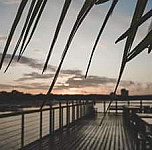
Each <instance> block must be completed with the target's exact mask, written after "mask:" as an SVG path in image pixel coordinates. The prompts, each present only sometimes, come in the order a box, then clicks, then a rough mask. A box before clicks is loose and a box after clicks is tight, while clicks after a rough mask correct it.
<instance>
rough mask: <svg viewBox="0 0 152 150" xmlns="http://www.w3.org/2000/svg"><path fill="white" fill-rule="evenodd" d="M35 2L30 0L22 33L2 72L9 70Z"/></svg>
mask: <svg viewBox="0 0 152 150" xmlns="http://www.w3.org/2000/svg"><path fill="white" fill-rule="evenodd" d="M35 2H36V0H32V2H31V5H30V8H29V11H28V14H27V17H26V20H25V24H24V27H23V29H22V31H21V34H20V37H19V39H18V41H17V44H16V46H15V49H14V51H13V54H12V57H11V59H10V61H9V63H8V65H7V67H6V69H5V71H4V72H6V71H7V70H8V68H9V66H10V65H11V62H12V60H13V58H14V56H15V54H16V52H17V50H18V47H19V45H20V43H21V40H22V38H23V35H24V33H25V30H26V27H27V24H28V22H29V19H30V16H31V14H32V10H33V8H34V5H35Z"/></svg>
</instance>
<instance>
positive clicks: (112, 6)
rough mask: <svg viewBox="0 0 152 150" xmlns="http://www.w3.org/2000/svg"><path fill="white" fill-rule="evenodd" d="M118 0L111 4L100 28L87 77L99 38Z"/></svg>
mask: <svg viewBox="0 0 152 150" xmlns="http://www.w3.org/2000/svg"><path fill="white" fill-rule="evenodd" d="M117 2H118V0H113V2H112V5H111V7H110V9H109V11H108V13H107V15H106V18H105V20H104V22H103V25H102V27H101V29H100V31H99V34H98V36H97V39H96V41H95V43H94V46H93V49H92V52H91V56H90V59H89V63H88V66H87V70H86V74H85V78H86V77H87V74H88V71H89V68H90V65H91V61H92V58H93V54H94V52H95V49H96V47H97V44H98V42H99V39H100V37H101V34H102V32H103V30H104V28H105V26H106V24H107V22H108V19H109V17H110V16H111V14H112V12H113V10H114V8H115V6H116V4H117Z"/></svg>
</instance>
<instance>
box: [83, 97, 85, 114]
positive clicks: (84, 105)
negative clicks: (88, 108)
mask: <svg viewBox="0 0 152 150" xmlns="http://www.w3.org/2000/svg"><path fill="white" fill-rule="evenodd" d="M83 116H85V102H84V100H83Z"/></svg>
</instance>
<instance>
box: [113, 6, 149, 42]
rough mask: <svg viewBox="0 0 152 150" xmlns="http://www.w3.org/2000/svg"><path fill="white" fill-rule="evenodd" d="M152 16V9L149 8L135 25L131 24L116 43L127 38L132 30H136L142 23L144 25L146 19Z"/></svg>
mask: <svg viewBox="0 0 152 150" xmlns="http://www.w3.org/2000/svg"><path fill="white" fill-rule="evenodd" d="M151 16H152V9H151V10H149V11H148V12H147V13H146V14H145V15H144V16H142V17H141V18H140V19H139V20H138V21H137V22H136V23H135V24H134V25H133V26H131V27H130V28H129V29H128V30H127V31H126V32H125V33H123V34H122V35H121V36H120V37H119V38H118V39H117V40H116V42H115V43H118V42H119V41H121V40H123V39H124V38H126V37H127V36H128V35H129V34H130V33H131V32H132V30H134V28H137V27H139V26H140V25H142V24H143V23H144V22H145V21H146V20H148V19H149V18H150V17H151Z"/></svg>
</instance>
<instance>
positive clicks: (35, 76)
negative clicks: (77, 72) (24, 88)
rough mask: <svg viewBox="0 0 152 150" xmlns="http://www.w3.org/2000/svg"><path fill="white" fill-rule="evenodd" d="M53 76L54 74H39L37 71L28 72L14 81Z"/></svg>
mask: <svg viewBox="0 0 152 150" xmlns="http://www.w3.org/2000/svg"><path fill="white" fill-rule="evenodd" d="M53 76H54V74H43V75H42V74H40V73H37V72H32V73H29V74H24V75H23V77H22V78H19V79H17V80H15V81H27V80H36V79H43V80H44V79H50V78H52V77H53Z"/></svg>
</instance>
